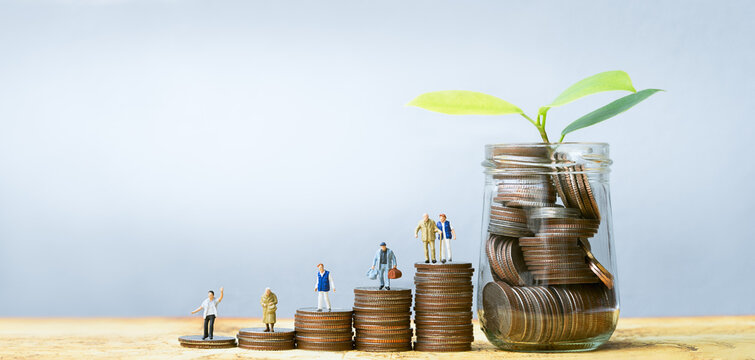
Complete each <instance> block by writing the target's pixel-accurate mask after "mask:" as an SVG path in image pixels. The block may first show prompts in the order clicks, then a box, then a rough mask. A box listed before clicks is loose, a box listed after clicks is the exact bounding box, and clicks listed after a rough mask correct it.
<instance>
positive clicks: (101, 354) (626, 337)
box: [0, 316, 755, 360]
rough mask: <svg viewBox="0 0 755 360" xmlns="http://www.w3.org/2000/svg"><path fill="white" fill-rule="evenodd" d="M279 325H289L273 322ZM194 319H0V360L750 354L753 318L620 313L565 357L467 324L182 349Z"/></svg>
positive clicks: (229, 327)
mask: <svg viewBox="0 0 755 360" xmlns="http://www.w3.org/2000/svg"><path fill="white" fill-rule="evenodd" d="M253 326H260V321H259V319H240V318H222V317H221V318H218V319H217V320H216V322H215V334H216V335H226V336H235V335H236V333H237V332H238V329H240V328H242V327H253ZM277 326H279V327H293V320H290V319H289V320H280V321H279V322H278V324H277ZM201 329H202V320H201V319H200V318H199V317H196V318H134V319H121V318H83V319H82V318H61V319H58V318H54V319H51V318H5V319H0V359H3V360H4V359H26V358H28V359H200V358H201V359H238V358H252V357H254V358H265V359H312V358H321V359H465V360H469V359H524V358H526V359H540V358H558V359H611V360H618V359H630V358H631V359H635V358H639V359H651V358H652V359H710V358H721V359H753V358H755V316H728V317H693V318H647V319H639V318H622V319H621V320H619V326H618V328H617V330H616V332H615V333H614V335H613V337H612V338H611V340H610V341H609V342H608V343H606V344H605V345H604V346H603V347H601V348H600V349H598V350H595V351H591V352H582V353H571V354H532V353H512V352H507V351H500V350H496V348H495V347H493V346H492V345H491V344H490V343H488V341H487V339H485V336H484V335H483V334H482V332H481V331H480V329H479V326H475V339H476V340H475V342H474V344H473V351H471V352H463V353H443V354H440V355H439V354H437V353H422V352H415V351H411V352H402V353H367V352H361V351H349V352H334V353H327V352H312V351H306V350H288V351H278V352H275V351H270V352H257V351H252V350H244V349H240V348H233V349H212V350H201V349H186V348H182V347H180V346H179V345H178V337H179V336H181V335H190V334H200V333H201Z"/></svg>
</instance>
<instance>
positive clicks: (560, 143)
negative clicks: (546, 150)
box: [485, 141, 609, 147]
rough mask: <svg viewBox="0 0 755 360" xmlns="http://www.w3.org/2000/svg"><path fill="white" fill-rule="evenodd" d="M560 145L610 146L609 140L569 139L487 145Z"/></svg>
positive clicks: (492, 145)
mask: <svg viewBox="0 0 755 360" xmlns="http://www.w3.org/2000/svg"><path fill="white" fill-rule="evenodd" d="M558 145H589V146H608V145H609V144H608V143H607V142H591V141H567V142H557V143H542V142H541V143H537V142H532V143H530V142H523V143H496V144H486V145H485V146H489V147H507V146H519V147H521V146H532V147H535V146H558Z"/></svg>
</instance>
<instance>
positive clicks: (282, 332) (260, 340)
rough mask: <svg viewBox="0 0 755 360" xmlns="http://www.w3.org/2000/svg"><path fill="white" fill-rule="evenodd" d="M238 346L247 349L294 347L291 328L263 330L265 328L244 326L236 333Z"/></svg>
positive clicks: (283, 348)
mask: <svg viewBox="0 0 755 360" xmlns="http://www.w3.org/2000/svg"><path fill="white" fill-rule="evenodd" d="M236 337H237V338H238V339H239V347H240V348H244V349H249V350H266V351H272V350H291V349H293V348H294V330H293V329H286V328H281V329H275V331H265V328H244V329H241V330H239V333H238V334H237V335H236Z"/></svg>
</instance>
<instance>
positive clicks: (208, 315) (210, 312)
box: [191, 286, 223, 340]
mask: <svg viewBox="0 0 755 360" xmlns="http://www.w3.org/2000/svg"><path fill="white" fill-rule="evenodd" d="M221 301H223V287H222V286H221V287H220V297H219V298H218V299H217V300H216V299H215V292H214V291H212V290H210V291H208V292H207V299H204V301H202V305H199V307H198V308H197V309H196V310H194V311H192V312H191V313H192V314H196V313H198V312H199V311H200V310H204V335H203V336H202V340H205V339H207V337H208V336H209V338H210V340H212V332H213V330H214V328H215V317H216V316H218V304H220V302H221ZM208 330H209V331H208Z"/></svg>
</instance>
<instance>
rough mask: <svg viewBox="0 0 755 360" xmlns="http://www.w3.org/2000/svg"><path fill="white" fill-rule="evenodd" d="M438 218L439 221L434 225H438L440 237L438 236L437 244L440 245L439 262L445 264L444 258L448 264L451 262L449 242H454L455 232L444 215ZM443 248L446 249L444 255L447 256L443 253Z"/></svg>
mask: <svg viewBox="0 0 755 360" xmlns="http://www.w3.org/2000/svg"><path fill="white" fill-rule="evenodd" d="M438 216H439V217H440V221H438V223H437V224H436V225H438V229H439V230H440V235H438V243H440V262H442V263H444V264H445V263H446V257H448V262H451V240H452V239H453V240H456V230H454V227H453V226H451V222H450V221H448V220H446V214H440V215H438ZM443 248H445V249H446V251H445V252H446V253H448V256H446V254H445V253H444V252H443Z"/></svg>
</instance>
